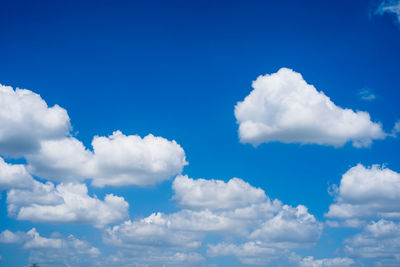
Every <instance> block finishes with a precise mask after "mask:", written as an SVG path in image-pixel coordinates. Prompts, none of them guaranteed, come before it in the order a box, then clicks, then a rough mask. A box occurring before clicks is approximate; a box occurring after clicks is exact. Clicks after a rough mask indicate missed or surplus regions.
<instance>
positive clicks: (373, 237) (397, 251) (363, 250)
mask: <svg viewBox="0 0 400 267" xmlns="http://www.w3.org/2000/svg"><path fill="white" fill-rule="evenodd" d="M344 250H345V252H346V253H347V254H349V255H351V256H353V257H354V256H355V257H360V258H367V259H375V260H376V261H377V263H380V265H379V264H378V266H398V265H399V263H400V224H399V223H395V222H392V221H387V220H384V219H382V220H379V221H377V222H375V221H373V222H370V223H369V224H368V225H366V226H365V227H364V229H363V231H362V232H361V233H359V234H356V235H355V236H353V237H351V238H348V239H346V240H345V249H344Z"/></svg>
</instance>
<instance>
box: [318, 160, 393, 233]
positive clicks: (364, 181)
mask: <svg viewBox="0 0 400 267" xmlns="http://www.w3.org/2000/svg"><path fill="white" fill-rule="evenodd" d="M326 217H328V218H336V219H342V220H345V224H348V225H349V226H351V225H354V226H357V227H358V226H360V225H361V224H362V221H363V220H369V219H375V218H378V219H379V218H400V174H399V173H397V172H395V171H392V170H390V169H388V168H386V167H384V166H379V165H373V166H371V167H369V168H366V167H364V166H363V165H361V164H358V165H357V166H355V167H352V168H351V169H349V170H348V171H347V172H346V173H345V174H344V175H343V176H342V179H341V181H340V186H339V187H337V189H336V196H335V203H334V204H332V205H331V206H330V207H329V211H328V213H327V214H326ZM360 220H361V221H360Z"/></svg>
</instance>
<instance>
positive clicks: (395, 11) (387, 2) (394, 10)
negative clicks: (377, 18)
mask: <svg viewBox="0 0 400 267" xmlns="http://www.w3.org/2000/svg"><path fill="white" fill-rule="evenodd" d="M385 13H389V14H392V15H394V16H395V17H396V19H397V22H398V23H400V1H399V0H384V1H382V3H381V4H380V5H379V6H378V8H377V9H376V11H375V14H377V15H383V14H385Z"/></svg>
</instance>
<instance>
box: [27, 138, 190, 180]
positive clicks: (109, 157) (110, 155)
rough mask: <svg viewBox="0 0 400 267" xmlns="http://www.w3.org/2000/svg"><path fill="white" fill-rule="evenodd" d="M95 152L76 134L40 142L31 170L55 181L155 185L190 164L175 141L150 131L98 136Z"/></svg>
mask: <svg viewBox="0 0 400 267" xmlns="http://www.w3.org/2000/svg"><path fill="white" fill-rule="evenodd" d="M92 146H93V152H92V151H89V150H87V149H86V148H85V147H84V146H83V144H82V143H81V142H80V141H79V140H77V139H75V138H72V137H70V138H64V139H60V140H51V141H45V142H42V143H41V147H40V149H39V151H38V153H36V154H32V155H28V156H27V160H28V163H29V165H28V168H29V170H30V171H31V172H32V173H34V174H35V175H37V176H39V177H43V178H46V179H51V180H55V181H59V182H60V181H63V182H65V181H79V180H84V179H88V178H92V179H93V181H92V184H93V185H94V186H98V187H102V186H105V185H112V186H122V185H139V186H146V185H152V184H155V183H158V182H161V181H163V180H166V179H169V178H171V177H173V176H176V175H177V174H179V173H181V172H182V170H183V167H184V166H185V165H187V162H186V159H185V152H184V150H183V149H182V147H181V146H180V145H179V144H177V143H176V142H175V141H169V140H167V139H165V138H162V137H156V136H153V135H151V134H149V135H147V136H145V137H144V138H141V137H140V136H138V135H128V136H127V135H124V134H122V133H121V132H120V131H115V132H114V133H113V134H112V135H111V136H109V137H99V136H96V137H94V138H93V141H92Z"/></svg>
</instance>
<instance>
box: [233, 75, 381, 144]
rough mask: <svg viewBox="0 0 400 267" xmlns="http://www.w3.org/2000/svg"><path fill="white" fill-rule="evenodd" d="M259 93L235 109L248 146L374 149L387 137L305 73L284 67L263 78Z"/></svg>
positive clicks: (258, 82)
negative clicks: (276, 144)
mask: <svg viewBox="0 0 400 267" xmlns="http://www.w3.org/2000/svg"><path fill="white" fill-rule="evenodd" d="M252 86H253V88H254V90H253V91H252V92H251V93H250V94H249V95H248V96H247V97H246V98H245V99H244V100H243V101H242V102H238V103H237V105H236V106H235V117H236V120H237V123H238V124H239V137H240V141H241V142H243V143H250V144H253V145H259V144H261V143H268V142H273V141H279V142H283V143H300V144H319V145H330V146H335V147H339V146H343V145H344V144H345V143H347V142H352V144H353V146H355V147H366V146H369V145H370V144H371V143H372V141H373V140H376V139H384V138H385V137H386V135H387V134H386V133H384V131H383V130H382V127H381V125H380V124H379V123H376V122H373V121H371V119H370V115H369V114H368V113H367V112H363V111H353V110H351V109H344V108H341V107H339V106H336V105H335V104H334V103H333V102H332V101H331V100H330V99H329V97H327V96H326V95H325V94H324V93H323V92H321V91H317V89H316V88H315V87H314V86H313V85H310V84H307V82H306V81H305V80H304V79H303V77H302V76H301V74H299V73H297V72H295V71H293V70H290V69H287V68H282V69H280V70H279V71H278V72H277V73H273V74H270V75H269V74H267V75H265V76H259V77H258V78H257V80H256V81H254V82H253V85H252Z"/></svg>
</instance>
